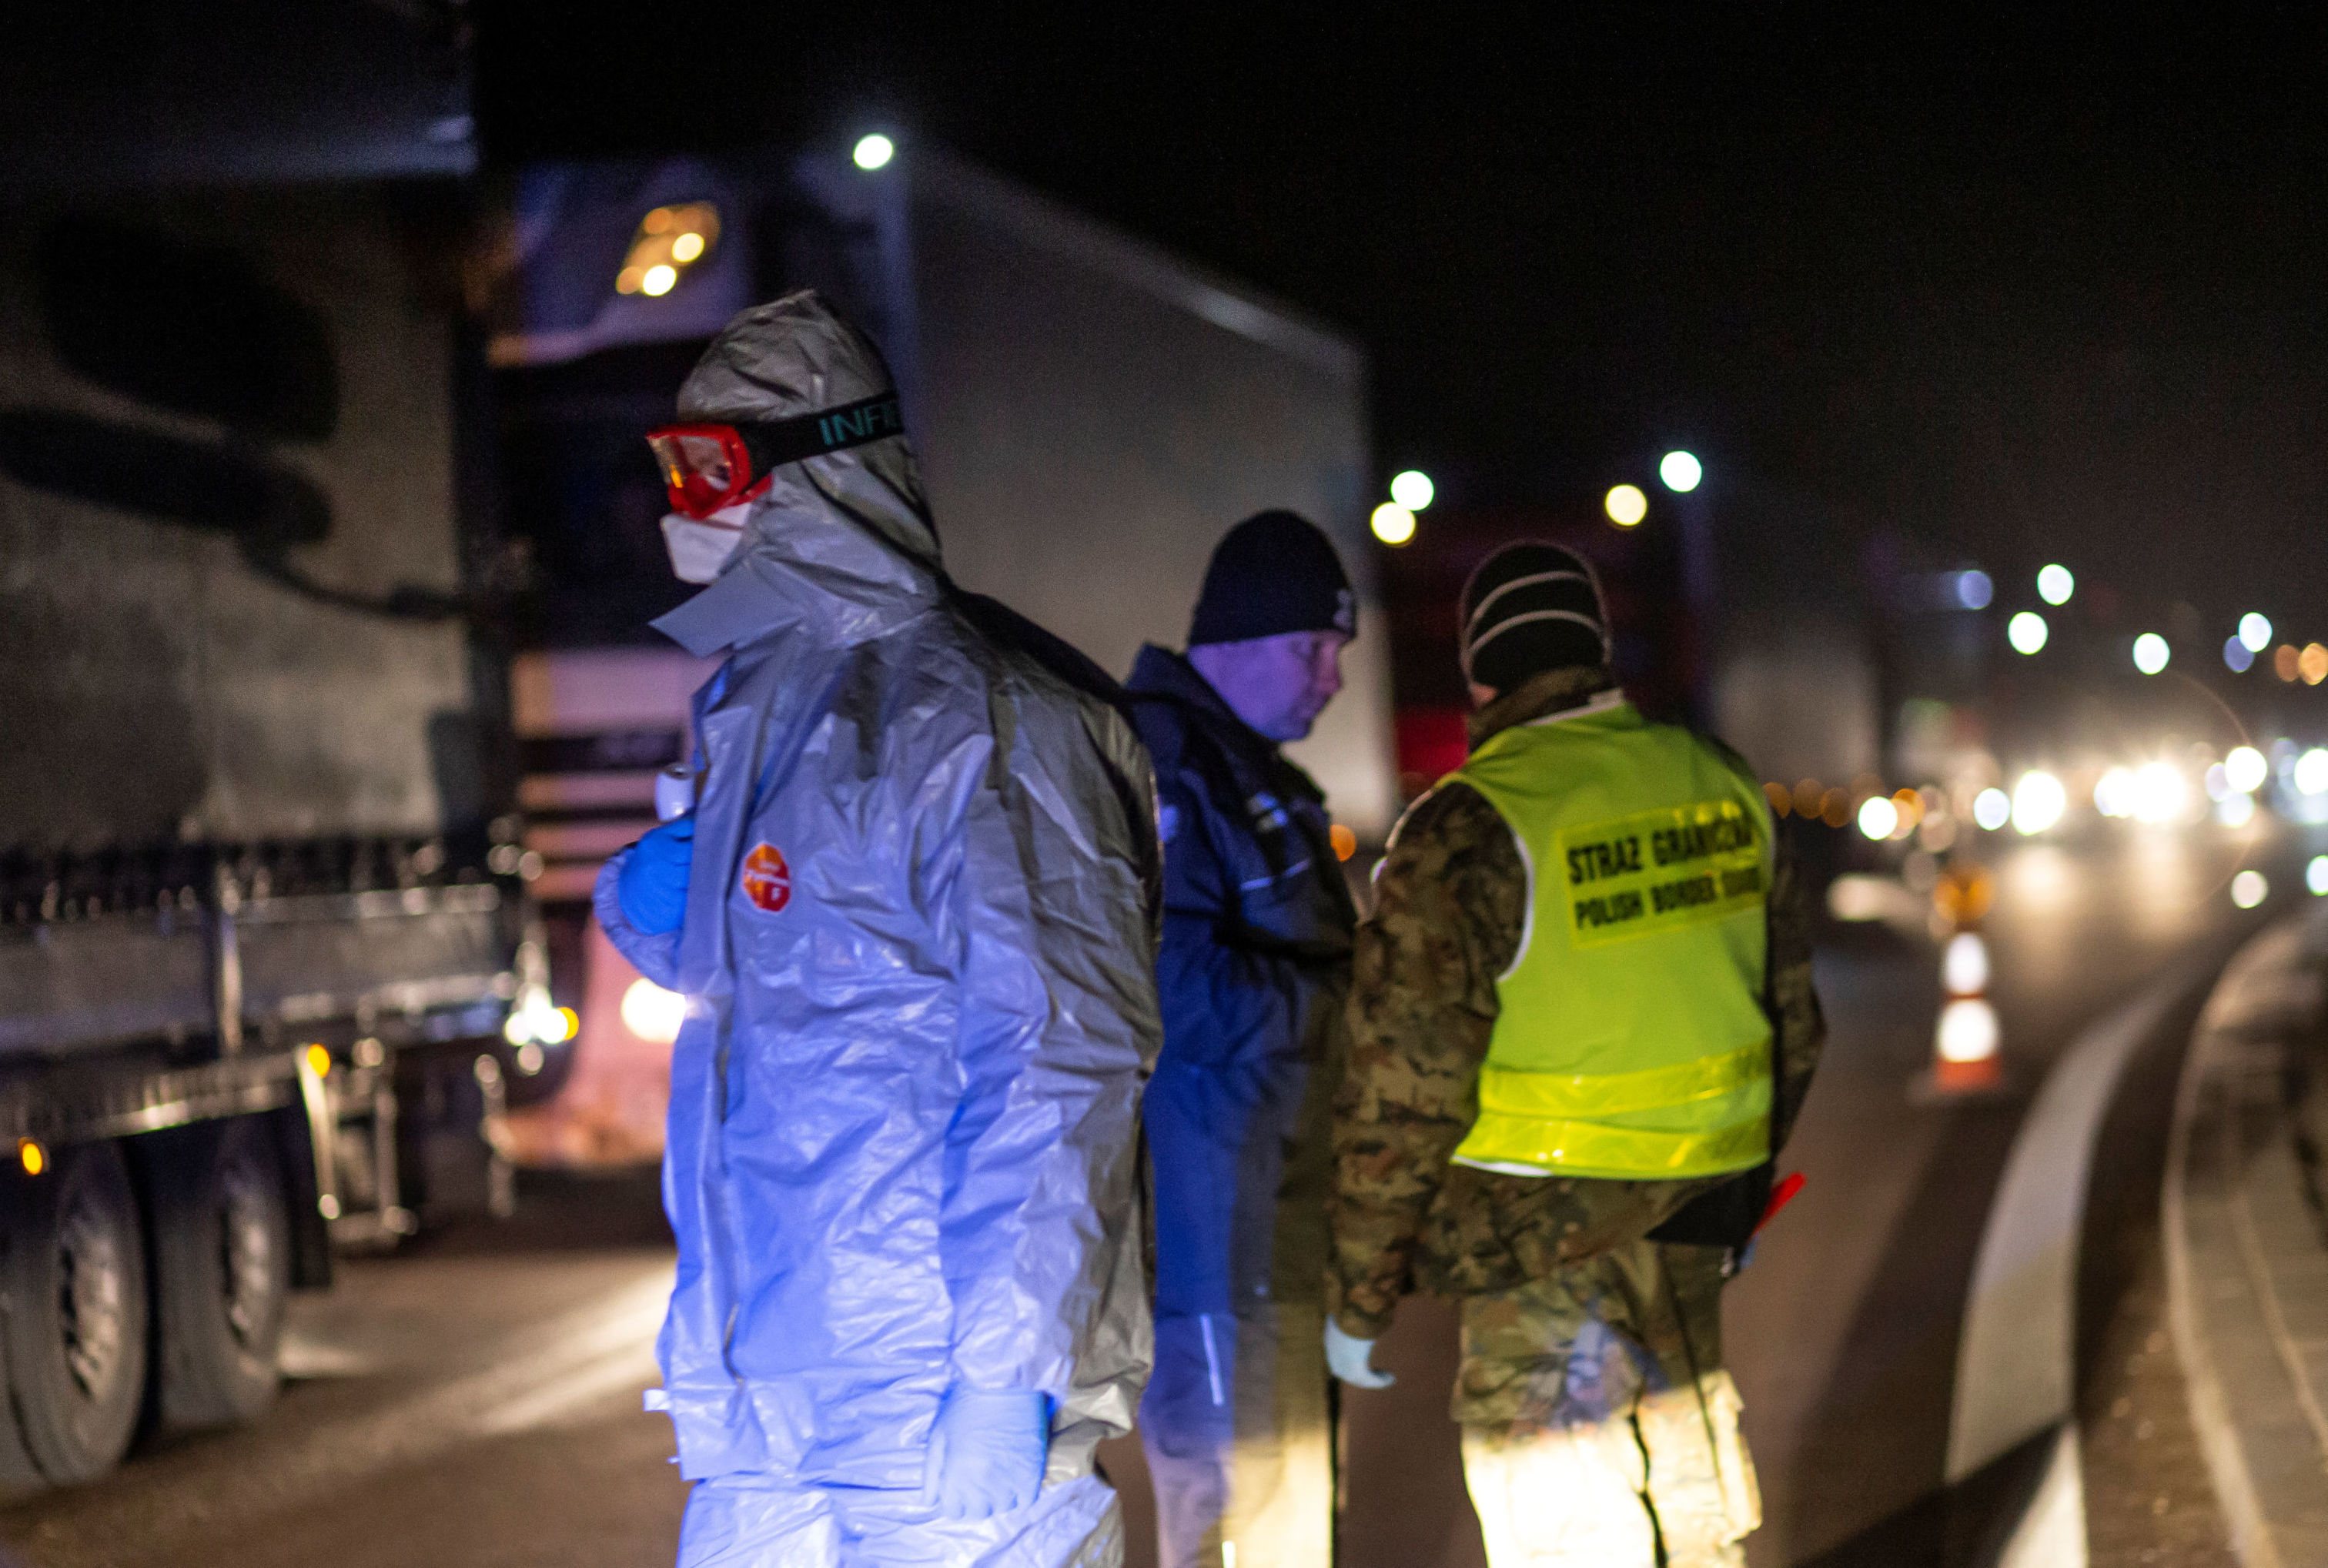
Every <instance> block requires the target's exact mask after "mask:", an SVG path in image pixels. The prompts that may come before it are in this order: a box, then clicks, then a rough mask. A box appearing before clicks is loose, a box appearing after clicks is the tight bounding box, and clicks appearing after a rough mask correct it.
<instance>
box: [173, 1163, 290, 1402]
mask: <svg viewBox="0 0 2328 1568" xmlns="http://www.w3.org/2000/svg"><path fill="white" fill-rule="evenodd" d="M153 1145H154V1146H153V1150H152V1153H153V1160H152V1163H151V1166H150V1167H149V1169H151V1171H152V1173H153V1195H154V1260H155V1272H156V1273H157V1274H158V1275H159V1276H160V1277H159V1279H158V1280H157V1281H156V1282H155V1283H156V1289H155V1293H154V1294H155V1307H156V1308H157V1310H159V1311H160V1313H161V1332H160V1334H159V1335H158V1336H157V1337H156V1340H157V1343H158V1344H159V1346H160V1352H161V1366H160V1368H159V1373H158V1381H159V1383H160V1385H161V1390H160V1392H161V1399H160V1406H159V1408H160V1413H161V1419H162V1424H163V1425H164V1427H166V1428H169V1429H171V1430H174V1431H187V1430H192V1429H197V1428H202V1427H212V1426H229V1425H231V1424H233V1423H234V1422H239V1421H248V1420H249V1419H250V1418H251V1417H253V1416H255V1415H258V1413H261V1412H262V1411H264V1410H266V1409H267V1407H268V1405H270V1404H274V1403H275V1394H276V1388H277V1382H278V1377H277V1368H276V1354H277V1349H278V1348H279V1347H280V1346H281V1343H282V1338H283V1310H284V1305H285V1303H286V1300H288V1299H289V1297H290V1293H291V1214H290V1209H289V1207H287V1205H286V1202H285V1199H284V1195H283V1176H282V1169H281V1167H280V1166H279V1165H278V1164H277V1155H276V1150H275V1147H274V1143H273V1141H272V1140H270V1139H269V1138H268V1135H267V1128H266V1126H265V1125H264V1124H263V1123H262V1122H259V1121H258V1118H256V1117H243V1118H239V1119H236V1120H233V1121H228V1122H202V1123H198V1124H196V1125H194V1126H192V1127H186V1128H182V1129H180V1130H178V1131H174V1132H169V1133H164V1134H160V1135H157V1136H156V1137H155V1139H154V1140H153Z"/></svg>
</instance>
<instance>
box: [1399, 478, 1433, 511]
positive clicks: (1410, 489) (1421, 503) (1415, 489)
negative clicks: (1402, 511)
mask: <svg viewBox="0 0 2328 1568" xmlns="http://www.w3.org/2000/svg"><path fill="white" fill-rule="evenodd" d="M1438 493H1439V487H1438V486H1437V485H1435V484H1432V483H1431V475H1430V474H1425V473H1424V472H1422V470H1421V469H1420V468H1410V469H1408V470H1406V471H1405V472H1404V473H1403V474H1397V475H1395V476H1394V478H1393V479H1392V480H1391V482H1390V498H1391V499H1392V500H1393V501H1395V502H1398V503H1399V504H1400V505H1401V506H1403V507H1404V508H1406V509H1407V511H1409V512H1421V511H1422V509H1423V508H1424V507H1426V506H1429V505H1430V504H1431V502H1432V497H1434V496H1436V495H1437V494H1438Z"/></svg>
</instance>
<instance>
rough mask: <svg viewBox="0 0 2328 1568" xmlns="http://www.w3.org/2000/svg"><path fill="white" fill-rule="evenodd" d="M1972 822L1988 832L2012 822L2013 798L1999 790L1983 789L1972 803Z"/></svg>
mask: <svg viewBox="0 0 2328 1568" xmlns="http://www.w3.org/2000/svg"><path fill="white" fill-rule="evenodd" d="M1972 820H1973V821H1974V822H1978V823H1979V824H1980V825H1981V826H1982V827H1984V828H1986V829H1987V830H1988V831H1990V832H1992V833H1993V832H1995V831H1996V830H1997V829H1999V828H2001V827H2003V826H2004V824H2005V823H2007V822H2011V821H2012V820H2013V797H2012V796H2010V795H2008V794H2006V793H2004V791H2003V790H2001V789H1995V788H1990V789H1985V790H1983V791H1981V792H1980V793H1978V794H1976V795H1975V796H1974V797H1973V801H1972Z"/></svg>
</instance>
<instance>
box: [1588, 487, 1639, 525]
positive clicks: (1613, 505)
mask: <svg viewBox="0 0 2328 1568" xmlns="http://www.w3.org/2000/svg"><path fill="white" fill-rule="evenodd" d="M1600 504H1601V506H1602V507H1603V508H1604V509H1605V510H1606V511H1607V512H1608V513H1609V521H1610V522H1613V523H1615V524H1616V525H1617V526H1618V527H1619V528H1630V527H1632V526H1633V525H1634V524H1635V523H1637V522H1638V521H1641V519H1643V518H1645V517H1647V516H1648V515H1649V498H1648V497H1647V496H1646V495H1644V494H1642V493H1641V487H1640V486H1639V485H1638V484H1619V485H1618V486H1616V487H1615V488H1614V489H1612V490H1610V492H1609V495H1608V499H1606V500H1605V501H1603V502H1601V503H1600Z"/></svg>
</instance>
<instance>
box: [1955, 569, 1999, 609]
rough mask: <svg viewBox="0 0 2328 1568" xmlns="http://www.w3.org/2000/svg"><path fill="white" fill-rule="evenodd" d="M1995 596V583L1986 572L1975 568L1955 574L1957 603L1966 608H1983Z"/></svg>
mask: <svg viewBox="0 0 2328 1568" xmlns="http://www.w3.org/2000/svg"><path fill="white" fill-rule="evenodd" d="M1995 596H1996V585H1995V583H1992V582H1990V581H1989V580H1988V574H1987V573H1986V572H1985V571H1982V570H1980V569H1978V568H1974V569H1973V570H1971V571H1965V572H1958V573H1957V604H1959V605H1962V606H1964V607H1965V608H1966V609H1967V610H1985V609H1986V608H1988V601H1989V600H1991V599H1993V598H1995Z"/></svg>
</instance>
